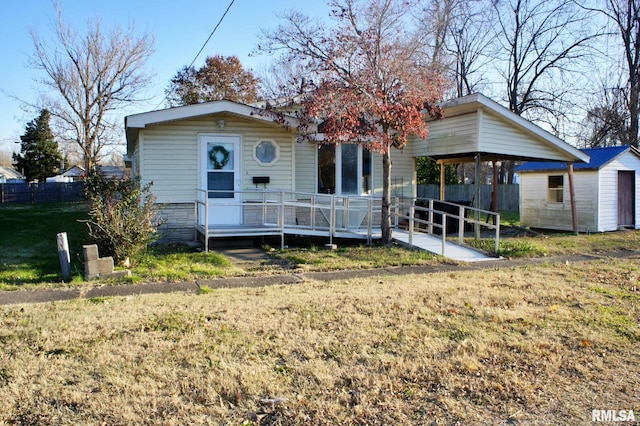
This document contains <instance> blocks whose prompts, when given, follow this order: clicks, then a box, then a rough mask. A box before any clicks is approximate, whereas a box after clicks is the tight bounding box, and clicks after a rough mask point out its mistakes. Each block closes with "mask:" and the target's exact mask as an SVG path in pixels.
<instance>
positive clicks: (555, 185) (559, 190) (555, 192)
mask: <svg viewBox="0 0 640 426" xmlns="http://www.w3.org/2000/svg"><path fill="white" fill-rule="evenodd" d="M563 189H564V176H563V175H560V176H549V191H548V196H547V197H548V201H549V202H550V203H562V202H563Z"/></svg>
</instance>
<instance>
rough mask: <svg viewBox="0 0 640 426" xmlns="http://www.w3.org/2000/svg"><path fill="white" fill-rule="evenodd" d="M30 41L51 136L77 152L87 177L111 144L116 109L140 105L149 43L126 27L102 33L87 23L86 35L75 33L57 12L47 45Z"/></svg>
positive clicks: (92, 22) (98, 26) (116, 124)
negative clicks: (41, 75) (45, 92)
mask: <svg viewBox="0 0 640 426" xmlns="http://www.w3.org/2000/svg"><path fill="white" fill-rule="evenodd" d="M31 37H32V40H33V44H34V48H35V52H34V53H33V55H32V56H31V60H32V63H33V65H34V66H35V67H36V68H38V69H41V70H42V71H44V73H45V77H44V78H43V79H42V80H41V81H40V82H41V83H42V84H43V85H44V86H45V87H47V88H48V89H49V92H48V93H49V94H48V95H46V96H45V97H44V99H43V100H42V102H43V107H46V108H47V109H48V110H49V111H50V112H51V115H52V117H53V123H52V125H53V126H55V127H56V130H57V132H56V133H57V136H58V137H60V138H61V139H62V140H64V141H67V142H69V143H71V144H72V145H73V146H76V148H79V151H80V153H81V156H82V159H83V162H84V167H85V169H86V170H87V171H88V172H90V171H91V170H93V169H94V167H95V165H96V164H97V162H98V161H99V160H100V158H101V157H102V156H103V155H105V154H107V152H106V151H107V149H106V148H108V147H110V146H113V145H115V144H116V142H117V140H116V139H115V138H114V136H115V132H116V130H117V129H120V128H121V125H120V124H121V123H119V121H118V122H116V121H115V120H116V119H118V120H119V119H120V116H118V115H117V114H116V112H117V110H118V109H120V108H122V107H124V106H125V105H126V104H129V103H131V102H134V101H137V100H141V99H139V98H138V96H139V95H140V93H141V91H142V89H144V88H145V87H146V86H147V84H148V83H149V81H150V75H148V74H146V73H145V72H144V71H143V67H144V65H145V63H146V61H147V59H148V58H149V56H150V55H151V53H152V52H153V39H152V37H151V36H150V35H149V34H143V35H142V36H140V37H136V35H135V32H134V29H133V27H132V26H129V27H128V28H127V29H126V30H122V29H121V28H119V27H116V28H114V29H113V30H111V31H105V30H103V28H102V24H101V21H100V20H99V19H95V20H89V21H88V22H87V30H86V33H85V34H79V33H78V32H76V31H75V30H74V29H72V28H71V27H70V26H68V25H66V24H65V23H64V22H63V19H62V15H61V12H60V11H58V12H57V19H56V25H55V32H54V37H53V40H51V41H50V43H45V41H44V40H43V39H42V38H41V37H40V36H39V35H38V34H37V33H36V32H32V33H31Z"/></svg>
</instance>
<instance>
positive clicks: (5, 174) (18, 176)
mask: <svg viewBox="0 0 640 426" xmlns="http://www.w3.org/2000/svg"><path fill="white" fill-rule="evenodd" d="M25 179H26V177H25V175H23V174H22V173H20V172H19V171H17V170H16V169H14V168H12V167H4V166H0V183H24V182H25Z"/></svg>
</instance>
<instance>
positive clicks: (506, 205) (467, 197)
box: [418, 185, 520, 212]
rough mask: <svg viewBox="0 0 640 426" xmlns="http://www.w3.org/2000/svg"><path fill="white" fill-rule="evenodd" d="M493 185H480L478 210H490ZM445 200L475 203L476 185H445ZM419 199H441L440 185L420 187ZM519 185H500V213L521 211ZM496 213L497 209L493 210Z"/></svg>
mask: <svg viewBox="0 0 640 426" xmlns="http://www.w3.org/2000/svg"><path fill="white" fill-rule="evenodd" d="M492 188H493V187H492V186H491V185H480V205H479V206H478V208H480V209H483V210H490V209H489V206H490V205H491V191H492ZM444 193H445V200H446V201H451V202H456V201H465V202H469V201H473V198H474V195H475V186H474V185H445V187H444ZM418 198H434V199H439V198H440V185H418ZM519 204H520V187H519V185H498V209H497V210H498V211H506V212H517V211H519V210H520V207H519ZM493 210H494V211H495V210H496V209H493Z"/></svg>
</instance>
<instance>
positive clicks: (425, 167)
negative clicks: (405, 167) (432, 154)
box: [416, 157, 460, 185]
mask: <svg viewBox="0 0 640 426" xmlns="http://www.w3.org/2000/svg"><path fill="white" fill-rule="evenodd" d="M416 175H417V176H418V183H425V184H429V183H440V165H439V164H438V163H436V162H435V160H433V159H432V158H429V157H419V158H418V159H417V160H416ZM444 183H445V184H454V185H455V184H458V183H460V179H458V174H457V173H456V167H455V166H454V165H453V164H447V165H446V166H445V168H444Z"/></svg>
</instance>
